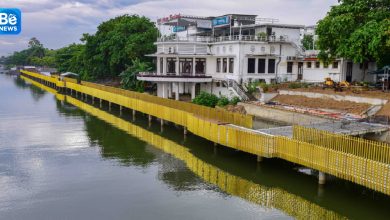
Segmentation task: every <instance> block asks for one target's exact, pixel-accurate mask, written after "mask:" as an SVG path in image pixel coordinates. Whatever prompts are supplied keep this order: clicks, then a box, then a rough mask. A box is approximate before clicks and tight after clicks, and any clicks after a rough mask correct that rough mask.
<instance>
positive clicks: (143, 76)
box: [137, 72, 212, 83]
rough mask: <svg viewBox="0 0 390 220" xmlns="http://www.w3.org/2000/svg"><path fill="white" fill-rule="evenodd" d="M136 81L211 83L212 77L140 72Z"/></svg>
mask: <svg viewBox="0 0 390 220" xmlns="http://www.w3.org/2000/svg"><path fill="white" fill-rule="evenodd" d="M137 79H138V80H140V81H149V82H195V83H202V82H211V81H212V77H211V76H206V75H205V74H188V73H179V74H174V73H173V74H169V73H168V74H165V75H163V74H161V73H156V72H141V73H139V74H138V75H137Z"/></svg>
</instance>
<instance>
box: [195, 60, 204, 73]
mask: <svg viewBox="0 0 390 220" xmlns="http://www.w3.org/2000/svg"><path fill="white" fill-rule="evenodd" d="M195 71H196V74H205V73H206V59H204V58H197V59H196V60H195Z"/></svg>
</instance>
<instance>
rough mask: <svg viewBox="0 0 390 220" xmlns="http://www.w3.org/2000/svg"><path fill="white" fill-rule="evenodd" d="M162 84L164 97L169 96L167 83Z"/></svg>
mask: <svg viewBox="0 0 390 220" xmlns="http://www.w3.org/2000/svg"><path fill="white" fill-rule="evenodd" d="M161 84H162V85H161V86H162V97H163V98H167V89H166V83H161Z"/></svg>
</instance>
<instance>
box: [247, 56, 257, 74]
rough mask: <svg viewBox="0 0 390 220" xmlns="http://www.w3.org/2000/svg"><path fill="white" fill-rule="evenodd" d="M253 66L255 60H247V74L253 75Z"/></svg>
mask: <svg viewBox="0 0 390 220" xmlns="http://www.w3.org/2000/svg"><path fill="white" fill-rule="evenodd" d="M255 65H256V59H255V58H248V73H255Z"/></svg>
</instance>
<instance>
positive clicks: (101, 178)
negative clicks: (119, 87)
mask: <svg viewBox="0 0 390 220" xmlns="http://www.w3.org/2000/svg"><path fill="white" fill-rule="evenodd" d="M57 97H60V96H57ZM66 100H67V101H61V100H59V99H57V98H56V95H54V94H52V93H50V92H48V91H46V90H45V89H42V88H38V87H36V86H34V85H31V84H30V83H28V82H26V81H24V80H22V79H19V78H16V77H11V76H7V75H3V74H0V219H294V218H300V219H323V218H334V219H344V218H351V219H388V218H389V217H390V209H389V207H390V198H389V197H387V196H384V195H382V194H380V193H375V192H372V191H371V190H368V189H365V188H364V187H360V186H357V185H355V184H352V183H349V182H346V181H342V180H338V179H331V180H329V181H328V183H327V185H325V186H324V187H320V186H318V184H317V179H316V176H315V175H311V173H312V172H311V171H310V170H307V169H304V168H301V167H297V166H295V165H293V164H291V163H288V162H285V161H282V160H275V159H265V160H264V161H262V162H261V163H257V162H256V158H255V157H254V156H251V155H248V154H245V153H242V152H237V151H234V150H231V149H227V148H224V147H221V146H219V147H216V148H214V145H213V143H210V142H208V141H206V140H203V139H201V138H198V137H196V136H194V135H191V134H189V135H187V137H186V138H184V135H183V130H182V129H181V128H179V127H176V126H174V125H165V126H164V129H163V130H161V127H160V123H158V122H156V121H154V122H153V123H152V125H151V126H150V127H149V125H148V120H147V117H146V116H143V115H142V114H140V113H138V114H137V116H136V119H135V120H134V121H133V119H132V117H131V113H130V111H124V113H123V115H122V116H120V114H119V112H118V109H115V108H114V110H113V111H112V112H108V109H107V108H104V109H103V110H102V109H99V108H98V107H97V105H95V106H93V105H92V103H89V104H83V103H82V102H81V101H79V100H77V99H75V98H72V97H67V99H66ZM264 126H269V125H264Z"/></svg>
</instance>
